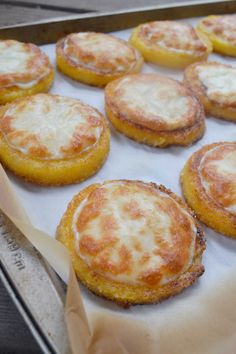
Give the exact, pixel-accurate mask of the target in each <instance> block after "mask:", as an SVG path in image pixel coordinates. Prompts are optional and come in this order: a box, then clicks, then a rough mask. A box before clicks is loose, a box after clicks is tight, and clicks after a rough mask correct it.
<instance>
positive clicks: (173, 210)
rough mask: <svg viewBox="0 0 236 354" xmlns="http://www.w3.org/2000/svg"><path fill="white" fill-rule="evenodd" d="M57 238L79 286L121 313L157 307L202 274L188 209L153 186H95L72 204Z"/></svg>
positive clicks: (200, 247) (199, 242)
mask: <svg viewBox="0 0 236 354" xmlns="http://www.w3.org/2000/svg"><path fill="white" fill-rule="evenodd" d="M57 238H58V240H60V241H61V242H62V243H63V244H64V245H65V246H66V247H67V248H68V250H69V251H70V254H71V257H72V263H73V266H74V268H75V271H76V273H77V275H78V278H79V279H80V281H81V282H82V283H83V284H84V285H85V286H87V287H88V288H89V289H90V290H91V291H92V292H94V293H95V294H97V295H99V296H103V297H105V298H107V299H110V300H113V301H115V302H116V303H118V304H121V305H123V306H129V305H132V304H144V303H154V302H158V301H160V300H162V299H164V298H167V297H169V296H172V295H175V294H177V293H179V292H180V291H182V290H183V289H184V288H186V287H188V286H189V285H191V284H192V283H193V282H194V281H195V280H196V279H197V278H198V277H199V276H200V275H201V274H202V273H203V272H204V267H203V265H202V263H201V257H202V253H203V251H204V249H205V241H204V237H203V233H202V231H201V229H200V227H199V225H198V223H197V221H196V218H195V217H194V215H193V213H192V211H191V210H190V209H189V208H188V207H187V205H186V204H185V203H184V202H183V201H182V200H181V199H180V198H179V197H177V196H176V195H175V194H174V193H172V192H171V191H170V190H167V189H166V188H165V187H163V186H157V185H156V184H154V183H144V182H141V181H129V180H116V181H114V180H113V181H106V182H104V183H101V184H93V185H90V186H89V187H87V188H85V189H83V190H82V191H81V192H80V193H79V194H77V195H76V196H75V197H74V198H73V200H72V201H71V203H70V204H69V206H68V208H67V210H66V212H65V214H64V216H63V218H62V220H61V222H60V225H59V226H58V229H57Z"/></svg>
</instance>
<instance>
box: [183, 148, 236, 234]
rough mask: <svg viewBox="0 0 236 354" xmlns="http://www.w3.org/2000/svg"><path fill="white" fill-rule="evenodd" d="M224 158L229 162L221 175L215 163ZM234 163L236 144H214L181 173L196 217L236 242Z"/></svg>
mask: <svg viewBox="0 0 236 354" xmlns="http://www.w3.org/2000/svg"><path fill="white" fill-rule="evenodd" d="M224 158H227V159H228V160H227V166H226V169H225V172H224V170H223V173H222V172H221V170H220V169H219V165H218V167H217V165H216V163H219V162H220V161H223V159H224ZM235 161H236V143H229V142H220V143H214V144H210V145H206V146H204V147H203V148H202V149H200V150H198V151H197V152H195V153H194V154H193V155H192V156H191V158H190V159H189V160H188V161H187V163H186V165H185V167H184V169H183V171H182V173H181V183H182V189H183V193H184V196H185V199H186V201H187V203H188V204H189V206H190V207H191V208H192V209H193V210H194V211H195V212H196V214H197V217H198V218H199V219H200V220H201V221H202V222H204V223H205V224H206V225H208V226H209V227H211V228H213V229H214V230H216V231H217V232H220V233H222V234H224V235H225V236H230V237H233V238H236V214H235V211H233V205H234V204H235V203H236V190H235V186H236V174H235V168H234V166H235ZM233 171H234V172H233ZM203 181H204V183H205V186H209V187H208V190H206V187H205V186H204V184H203Z"/></svg>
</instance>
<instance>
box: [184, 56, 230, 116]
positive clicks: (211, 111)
mask: <svg viewBox="0 0 236 354" xmlns="http://www.w3.org/2000/svg"><path fill="white" fill-rule="evenodd" d="M184 84H186V86H188V87H190V89H191V90H192V91H193V92H194V94H195V95H196V96H197V97H198V99H199V100H200V101H201V103H202V104H203V106H204V109H205V112H206V114H207V115H212V116H215V117H218V118H223V119H227V120H231V121H235V122H236V68H234V67H232V66H230V65H224V64H221V63H217V62H208V61H206V62H199V63H195V64H192V65H190V66H189V67H187V68H186V69H185V73H184Z"/></svg>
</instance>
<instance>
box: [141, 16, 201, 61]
mask: <svg viewBox="0 0 236 354" xmlns="http://www.w3.org/2000/svg"><path fill="white" fill-rule="evenodd" d="M139 36H140V37H141V38H142V39H144V40H145V42H146V43H147V44H148V45H152V46H158V47H161V48H163V49H165V50H170V51H173V52H180V53H181V52H185V53H188V54H190V55H199V54H202V53H204V52H206V51H207V46H206V45H205V44H204V42H203V41H202V40H201V39H200V38H199V37H198V35H197V33H196V31H195V30H194V29H193V28H192V26H190V25H188V24H185V23H179V22H174V21H155V22H150V23H146V24H144V25H141V26H140V32H139Z"/></svg>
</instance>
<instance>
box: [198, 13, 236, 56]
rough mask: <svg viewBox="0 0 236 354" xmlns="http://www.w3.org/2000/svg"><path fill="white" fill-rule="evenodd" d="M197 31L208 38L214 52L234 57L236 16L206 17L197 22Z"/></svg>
mask: <svg viewBox="0 0 236 354" xmlns="http://www.w3.org/2000/svg"><path fill="white" fill-rule="evenodd" d="M198 30H199V31H200V32H202V33H203V34H205V35H206V36H207V37H208V38H209V40H210V41H211V42H212V45H213V50H214V51H215V52H218V53H221V54H225V55H230V56H234V57H235V56H236V15H222V16H215V15H212V16H208V17H206V18H204V19H202V20H201V21H200V22H199V24H198Z"/></svg>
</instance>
